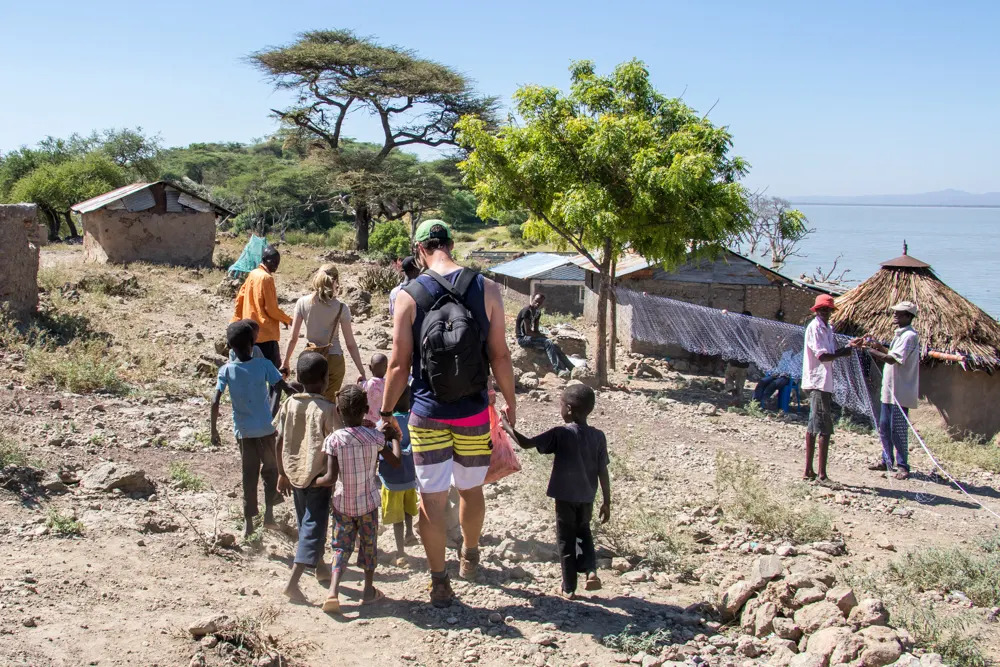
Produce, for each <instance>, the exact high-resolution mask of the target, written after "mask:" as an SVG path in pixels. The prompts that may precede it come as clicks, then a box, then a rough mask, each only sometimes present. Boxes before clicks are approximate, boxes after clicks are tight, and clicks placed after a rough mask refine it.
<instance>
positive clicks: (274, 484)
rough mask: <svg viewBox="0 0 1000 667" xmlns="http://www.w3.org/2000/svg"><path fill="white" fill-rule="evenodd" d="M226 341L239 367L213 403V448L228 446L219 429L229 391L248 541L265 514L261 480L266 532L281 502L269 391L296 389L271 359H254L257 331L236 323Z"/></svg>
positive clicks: (227, 370)
mask: <svg viewBox="0 0 1000 667" xmlns="http://www.w3.org/2000/svg"><path fill="white" fill-rule="evenodd" d="M226 340H227V341H228V343H229V347H230V348H232V349H233V351H234V352H235V353H236V361H230V362H228V363H226V364H224V365H223V366H222V368H220V369H219V377H218V382H217V384H216V387H215V399H214V400H213V401H212V412H211V425H212V444H214V445H217V446H218V445H220V444H222V439H221V438H220V437H219V428H218V421H219V403H220V401H221V400H222V393H223V392H224V391H226V388H227V387H228V388H229V398H230V400H231V402H232V404H233V431H234V432H235V434H236V442H237V443H238V444H239V447H240V458H241V459H242V467H243V516H244V519H245V520H246V525H245V527H244V536H246V537H249V536H250V534H251V533H253V522H254V518H255V517H256V516H257V514H258V513H259V507H258V505H257V482H258V480H259V479H260V478H261V477H263V478H264V525H265V526H268V527H272V526H274V525H275V524H274V505H275V504H276V503H279V502H281V496H280V495H279V494H278V465H277V462H276V460H275V450H274V440H275V434H274V426H273V425H272V424H271V409H270V407H269V406H268V387H269V386H270V387H277V388H278V389H280V390H282V391H285V392H287V393H289V394H291V393H292V389H291V387H289V386H288V385H287V384H286V383H285V381H284V380H282V379H281V373H279V372H278V369H277V368H275V367H274V364H272V363H271V362H270V361H268V360H267V359H263V358H260V359H254V358H252V357H251V355H252V354H253V330H252V329H251V328H250V326H249V325H248V324H246V322H244V321H238V322H233V323H232V324H230V325H229V326H228V327H226Z"/></svg>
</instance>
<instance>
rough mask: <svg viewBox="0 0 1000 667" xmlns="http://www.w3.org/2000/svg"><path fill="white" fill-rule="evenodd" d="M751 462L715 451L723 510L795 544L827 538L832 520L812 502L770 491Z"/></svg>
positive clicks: (716, 481)
mask: <svg viewBox="0 0 1000 667" xmlns="http://www.w3.org/2000/svg"><path fill="white" fill-rule="evenodd" d="M773 487H774V484H773V482H768V481H767V480H766V479H765V478H764V476H763V475H762V474H761V471H760V466H758V465H757V464H756V463H755V462H753V461H751V460H749V459H744V458H741V457H739V456H736V455H735V454H727V453H724V452H719V453H718V454H717V455H716V457H715V489H716V492H718V494H719V495H720V496H721V497H722V500H723V503H724V504H725V506H726V508H727V510H728V511H729V512H730V513H731V514H732V515H733V516H735V517H736V518H737V519H740V520H743V521H746V522H747V523H749V524H751V525H753V526H756V527H757V528H758V529H760V530H762V531H764V532H766V533H771V534H774V535H780V536H782V537H786V538H789V539H793V540H795V541H797V542H812V541H815V540H821V539H825V538H827V537H829V535H830V532H831V531H832V529H833V520H832V518H831V517H830V515H829V513H827V512H826V511H825V510H823V509H822V508H821V507H819V506H818V505H816V504H815V503H811V502H808V501H806V500H794V501H793V500H792V499H791V498H789V497H787V494H780V493H779V494H775V493H773V492H772V491H771V489H772V488H773Z"/></svg>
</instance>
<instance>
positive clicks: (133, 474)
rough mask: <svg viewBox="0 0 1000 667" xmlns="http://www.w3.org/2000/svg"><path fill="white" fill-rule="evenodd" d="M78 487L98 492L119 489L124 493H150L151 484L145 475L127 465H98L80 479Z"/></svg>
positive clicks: (108, 462)
mask: <svg viewBox="0 0 1000 667" xmlns="http://www.w3.org/2000/svg"><path fill="white" fill-rule="evenodd" d="M80 486H82V487H84V488H86V489H95V490H98V491H113V490H114V489H120V490H121V491H122V492H124V493H143V494H146V493H152V492H153V484H152V482H150V481H149V480H148V479H146V473H145V472H144V471H143V470H141V469H139V468H136V467H134V466H132V465H130V464H128V463H117V462H114V461H105V462H103V463H98V464H97V465H96V466H94V467H93V468H91V469H90V470H88V471H87V472H86V474H84V476H83V477H81V478H80Z"/></svg>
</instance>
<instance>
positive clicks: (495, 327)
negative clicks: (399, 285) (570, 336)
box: [396, 279, 517, 427]
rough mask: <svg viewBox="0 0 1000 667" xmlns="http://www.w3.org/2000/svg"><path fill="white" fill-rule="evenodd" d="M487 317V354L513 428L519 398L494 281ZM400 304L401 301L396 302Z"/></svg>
mask: <svg viewBox="0 0 1000 667" xmlns="http://www.w3.org/2000/svg"><path fill="white" fill-rule="evenodd" d="M484 291H485V297H486V315H487V317H489V319H490V330H489V333H488V334H487V336H486V352H487V354H488V355H489V358H490V368H491V369H493V377H494V378H495V379H496V383H497V387H499V388H500V393H501V394H503V397H504V400H505V401H506V402H507V407H506V408H505V412H506V414H507V421H509V422H510V425H511V427H513V426H514V425H515V423H516V419H517V397H516V396H515V394H514V367H513V366H512V365H511V362H510V349H509V348H508V347H507V320H506V318H505V317H504V312H503V297H502V296H501V294H500V287H499V286H498V285H497V284H496V283H495V282H493V281H492V280H488V279H487V280H486V281H485V290H484ZM396 303H397V304H398V303H399V300H398V299H397V300H396Z"/></svg>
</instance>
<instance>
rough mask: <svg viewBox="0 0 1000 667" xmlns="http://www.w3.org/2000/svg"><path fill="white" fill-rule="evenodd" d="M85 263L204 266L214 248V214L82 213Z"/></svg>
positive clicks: (116, 211) (210, 258)
mask: <svg viewBox="0 0 1000 667" xmlns="http://www.w3.org/2000/svg"><path fill="white" fill-rule="evenodd" d="M81 218H82V222H83V248H84V259H85V261H87V262H98V263H106V262H115V263H125V262H153V263H158V264H177V265H183V266H208V265H211V263H212V253H213V252H214V251H215V214H214V213H201V212H190V211H188V212H184V213H153V212H151V211H139V212H134V213H133V212H129V211H124V210H110V209H99V210H97V211H91V212H90V213H84V214H83V215H82V216H81Z"/></svg>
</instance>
